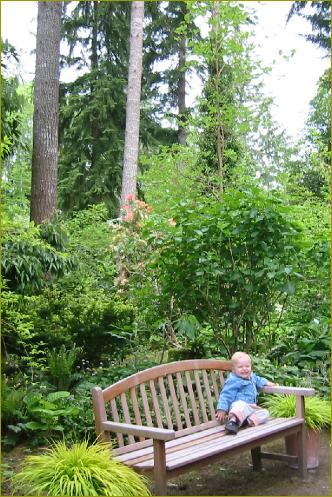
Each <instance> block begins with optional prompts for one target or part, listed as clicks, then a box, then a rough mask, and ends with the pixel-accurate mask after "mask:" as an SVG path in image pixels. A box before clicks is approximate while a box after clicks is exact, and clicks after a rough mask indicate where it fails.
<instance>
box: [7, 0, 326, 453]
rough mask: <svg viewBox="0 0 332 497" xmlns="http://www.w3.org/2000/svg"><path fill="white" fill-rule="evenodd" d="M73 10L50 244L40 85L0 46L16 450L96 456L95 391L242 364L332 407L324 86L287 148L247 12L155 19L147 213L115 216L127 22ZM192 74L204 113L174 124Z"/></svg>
mask: <svg viewBox="0 0 332 497" xmlns="http://www.w3.org/2000/svg"><path fill="white" fill-rule="evenodd" d="M71 3H72V2H66V4H67V10H65V11H64V12H63V20H62V21H63V30H62V36H63V40H65V41H66V42H67V44H68V46H69V52H68V55H67V56H66V57H63V58H62V61H61V64H62V66H63V67H72V68H77V69H80V70H82V72H81V73H80V75H79V76H78V77H77V79H75V81H73V82H72V83H68V84H62V85H61V88H60V126H59V178H58V196H59V210H58V212H57V214H56V216H55V217H54V218H53V219H52V220H50V222H45V223H43V224H41V225H35V224H34V223H32V222H30V220H29V207H30V195H31V185H30V184H31V156H32V116H33V104H32V90H33V85H31V84H23V83H22V82H21V81H20V74H19V72H17V73H16V74H15V75H13V74H12V73H11V72H10V71H9V66H10V64H11V63H13V62H14V61H15V60H16V59H17V58H18V56H17V53H16V51H15V48H14V47H12V46H10V44H8V42H3V44H2V53H3V76H2V102H3V112H2V159H3V169H2V185H3V238H2V243H3V247H2V275H3V284H2V318H1V319H2V374H3V381H2V428H3V435H4V437H3V441H4V444H5V445H6V446H9V447H12V446H14V445H15V444H16V443H18V441H20V440H22V439H25V440H26V439H28V440H30V441H31V442H32V443H35V444H39V443H44V442H45V439H49V438H52V439H54V438H56V436H57V435H62V434H63V433H65V434H66V437H67V438H68V439H71V440H82V439H83V438H84V437H87V438H90V439H91V440H92V439H93V438H94V423H93V419H92V408H91V394H90V392H91V388H92V387H93V386H94V385H99V386H101V387H105V386H107V385H109V384H110V383H112V382H114V381H116V380H118V379H120V378H122V377H124V376H127V375H129V374H131V373H133V372H135V371H137V370H139V369H142V368H145V367H147V366H150V365H153V364H158V363H160V362H163V361H164V362H165V361H169V360H176V359H181V358H186V357H216V358H229V357H230V355H231V354H232V353H233V352H234V351H235V350H237V349H241V350H242V349H243V350H246V351H248V352H249V353H250V354H252V356H253V358H254V363H255V367H256V369H257V370H258V372H260V373H261V374H266V375H267V376H268V377H270V378H274V379H275V381H277V382H279V383H284V384H289V385H292V384H296V385H303V386H314V387H316V388H317V390H318V392H319V394H320V395H322V396H325V397H328V396H329V392H330V389H329V378H330V369H329V368H330V352H329V350H330V334H329V295H328V287H329V240H330V231H329V230H330V227H329V218H330V217H329V179H328V167H329V163H330V151H331V143H330V114H329V112H330V107H329V102H330V88H331V82H330V72H329V71H326V72H325V73H324V74H322V75H321V77H320V79H319V81H318V82H317V93H316V95H315V97H314V99H313V100H312V102H311V106H310V112H309V115H308V119H307V123H306V127H305V132H304V134H303V136H302V138H301V140H299V142H298V143H296V144H294V143H291V141H290V139H289V138H288V137H287V134H286V132H285V131H283V130H280V129H279V127H278V125H277V124H276V123H275V122H274V121H273V119H272V117H271V112H270V106H271V101H270V100H269V99H268V98H266V97H264V96H263V94H262V90H261V76H262V74H263V72H264V71H266V69H265V68H263V67H262V66H261V63H260V61H258V60H257V58H256V57H255V56H254V53H253V46H252V43H251V35H250V30H251V25H252V23H253V22H254V19H253V18H251V17H250V15H249V14H248V12H247V11H246V8H245V6H244V5H242V4H240V3H238V2H223V3H222V8H221V9H219V10H218V11H216V10H214V11H213V14H214V15H213V16H210V15H209V14H211V11H212V10H213V9H215V6H214V2H197V3H195V2H188V3H187V4H185V5H186V9H184V4H183V3H182V4H181V2H169V3H164V4H161V3H160V2H150V3H149V2H147V4H146V19H145V24H144V59H143V86H142V96H141V121H140V143H141V150H140V157H139V170H140V176H139V180H138V195H137V197H132V198H131V197H130V198H129V199H128V203H127V204H126V205H125V206H124V209H123V212H122V213H120V214H119V195H120V189H121V173H122V159H123V144H124V125H125V106H126V83H127V72H128V53H129V52H128V50H129V47H128V37H129V13H130V9H129V4H128V2H78V3H77V5H76V6H74V7H73V8H70V4H71ZM300 3H302V2H300ZM311 3H312V4H313V5H312V9H313V12H315V8H316V10H317V9H318V10H317V12H316V14H317V15H318V16H319V15H320V16H321V17H322V19H323V21H324V16H326V9H323V10H320V8H319V6H318V8H317V6H316V7H315V5H316V4H319V2H311ZM328 4H329V2H328ZM329 5H330V4H329ZM301 12H302V11H301V10H299V13H301ZM295 13H296V12H295ZM295 13H294V12H293V13H292V15H295ZM198 16H205V17H206V18H207V19H208V21H207V22H208V24H209V28H210V30H209V35H208V36H207V37H205V38H204V37H202V35H201V33H200V30H199V28H198V27H197V23H195V20H197V18H198ZM315 22H316V18H315ZM324 26H325V25H324ZM324 29H325V28H324ZM317 30H318V31H317ZM170 32H173V33H174V32H175V34H176V35H175V36H172V37H170V36H169V33H170ZM317 32H318V33H319V27H317V26H316V25H315V24H314V22H313V33H317ZM184 39H185V40H186V54H185V55H186V56H185V63H184V65H182V66H181V67H179V66H178V65H177V62H176V61H177V57H178V54H179V53H180V51H181V50H183V46H184V45H183V40H184ZM308 42H310V40H309V41H308ZM314 42H315V43H317V39H316V38H315V39H314ZM318 43H319V38H318ZM324 46H325V45H324ZM329 46H330V45H329V44H328V45H327V47H326V48H325V50H326V49H327V50H328V49H329ZM182 56H183V53H182ZM181 60H184V59H183V58H182V59H181ZM157 63H158V64H157ZM162 63H163V64H165V65H162ZM160 67H164V68H165V69H162V70H160ZM188 71H196V72H197V74H199V75H200V77H201V81H202V94H201V96H200V97H199V99H198V103H197V105H196V107H195V108H190V107H188V106H184V105H183V101H182V106H181V107H177V106H178V82H179V81H180V79H181V77H182V76H183V74H184V73H188ZM179 108H180V109H181V112H180V113H179ZM183 130H185V144H183V143H182V144H179V142H180V143H181V141H180V140H179V132H180V131H181V136H182V138H181V139H182V142H183Z"/></svg>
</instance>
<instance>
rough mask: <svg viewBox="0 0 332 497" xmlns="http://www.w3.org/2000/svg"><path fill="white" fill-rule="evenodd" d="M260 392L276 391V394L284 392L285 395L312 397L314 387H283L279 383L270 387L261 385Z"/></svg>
mask: <svg viewBox="0 0 332 497" xmlns="http://www.w3.org/2000/svg"><path fill="white" fill-rule="evenodd" d="M262 392H266V393H277V394H286V395H297V396H303V397H312V396H313V395H315V390H314V388H302V387H283V386H279V385H275V386H271V387H268V386H266V387H263V389H262Z"/></svg>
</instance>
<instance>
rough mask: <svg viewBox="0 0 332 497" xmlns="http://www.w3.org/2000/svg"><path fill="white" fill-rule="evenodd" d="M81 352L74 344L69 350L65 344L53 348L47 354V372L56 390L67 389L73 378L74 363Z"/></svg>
mask: <svg viewBox="0 0 332 497" xmlns="http://www.w3.org/2000/svg"><path fill="white" fill-rule="evenodd" d="M80 352H81V349H80V348H79V347H76V346H75V344H74V346H73V348H72V349H71V350H67V349H66V347H65V345H62V346H61V347H60V349H53V350H52V351H51V352H49V355H48V367H49V373H50V376H51V378H52V380H53V383H54V384H55V386H56V387H57V389H58V390H68V389H69V387H70V384H71V383H72V380H73V378H74V374H73V372H74V364H75V361H76V359H77V356H78V354H79V353H80Z"/></svg>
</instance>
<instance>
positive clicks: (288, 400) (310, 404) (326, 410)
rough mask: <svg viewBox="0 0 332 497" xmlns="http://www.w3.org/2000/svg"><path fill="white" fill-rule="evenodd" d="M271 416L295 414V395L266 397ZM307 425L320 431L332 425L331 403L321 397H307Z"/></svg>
mask: <svg viewBox="0 0 332 497" xmlns="http://www.w3.org/2000/svg"><path fill="white" fill-rule="evenodd" d="M263 404H264V407H266V408H267V409H268V410H269V411H270V414H271V416H274V417H281V418H289V417H292V416H295V410H296V407H295V396H294V395H271V396H269V397H268V398H266V399H264V402H263ZM304 421H305V425H306V426H307V427H308V428H312V429H313V430H316V431H320V430H322V429H323V428H326V427H328V426H330V425H331V403H330V402H329V401H328V400H325V399H322V398H321V397H306V399H305V416H304Z"/></svg>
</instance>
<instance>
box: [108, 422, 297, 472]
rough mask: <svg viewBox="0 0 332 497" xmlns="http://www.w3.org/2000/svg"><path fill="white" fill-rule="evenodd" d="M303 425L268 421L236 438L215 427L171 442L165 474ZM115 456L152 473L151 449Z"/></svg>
mask: <svg viewBox="0 0 332 497" xmlns="http://www.w3.org/2000/svg"><path fill="white" fill-rule="evenodd" d="M302 422H303V420H302V419H300V418H273V419H272V418H271V419H270V420H269V421H268V422H267V423H266V424H264V425H260V426H255V427H246V428H242V429H240V431H239V432H238V434H237V435H228V434H227V433H226V432H225V428H224V426H223V425H222V426H221V425H218V426H215V427H213V428H209V429H207V430H203V431H201V432H198V433H193V434H191V435H187V436H184V437H181V438H178V439H176V440H171V441H169V442H166V444H165V445H166V470H167V471H174V470H177V469H179V468H181V467H182V466H186V465H187V464H188V463H190V464H192V463H194V462H196V461H200V462H203V459H210V458H211V457H213V456H217V455H221V454H222V453H225V452H227V454H229V453H230V452H231V451H232V449H233V450H236V451H239V450H240V449H241V450H243V449H244V448H250V447H254V446H255V445H256V446H257V445H258V446H260V445H262V444H263V443H264V437H266V438H267V439H268V441H271V440H272V439H273V435H275V438H280V433H281V432H282V434H283V436H288V435H289V434H291V433H294V431H295V432H296V431H298V429H299V427H301V425H302ZM248 445H250V447H248ZM114 452H115V453H114V455H115V458H116V459H118V460H119V461H121V462H123V463H125V464H126V465H128V466H132V467H134V468H135V469H136V470H138V471H143V472H144V471H151V472H152V471H153V467H154V455H153V447H152V446H151V447H146V448H144V449H139V450H134V451H132V452H130V453H127V454H122V455H118V456H117V455H116V450H115V451H114Z"/></svg>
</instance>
